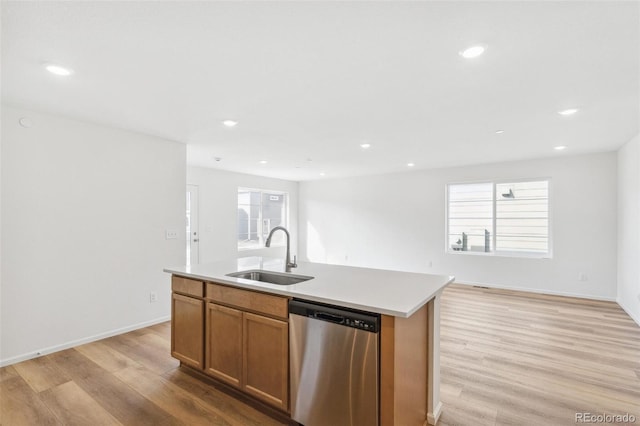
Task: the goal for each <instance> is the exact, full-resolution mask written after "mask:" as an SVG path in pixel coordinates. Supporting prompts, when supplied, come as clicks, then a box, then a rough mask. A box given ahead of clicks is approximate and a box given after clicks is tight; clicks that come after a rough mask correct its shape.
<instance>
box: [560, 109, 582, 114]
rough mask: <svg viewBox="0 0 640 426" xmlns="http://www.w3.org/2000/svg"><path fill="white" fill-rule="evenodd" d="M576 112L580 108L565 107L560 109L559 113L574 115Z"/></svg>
mask: <svg viewBox="0 0 640 426" xmlns="http://www.w3.org/2000/svg"><path fill="white" fill-rule="evenodd" d="M576 112H578V108H569V109H563V110H562V111H558V114H560V115H573V114H575V113H576Z"/></svg>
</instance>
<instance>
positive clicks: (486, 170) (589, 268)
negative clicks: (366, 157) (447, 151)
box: [299, 153, 616, 300]
mask: <svg viewBox="0 0 640 426" xmlns="http://www.w3.org/2000/svg"><path fill="white" fill-rule="evenodd" d="M536 177H550V178H551V197H552V198H551V220H552V233H553V258H552V259H531V258H509V257H498V256H491V257H489V256H479V255H469V254H447V253H445V249H444V247H445V243H444V238H445V211H446V210H445V185H446V184H447V183H451V182H464V181H475V180H483V179H512V178H536ZM615 206H616V154H615V153H604V154H594V155H585V156H577V157H566V156H563V157H558V158H554V159H544V160H534V161H522V162H510V163H500V164H490V165H481V166H473V167H461V168H448V169H435V170H426V171H415V172H407V173H400V174H390V175H381V176H369V177H359V178H349V179H339V180H328V181H315V182H302V183H300V204H299V221H300V226H299V229H300V239H299V243H300V254H301V258H302V257H304V258H306V259H308V260H311V261H315V262H327V263H338V264H348V265H356V266H366V267H377V268H384V269H398V270H407V271H418V272H426V273H438V274H452V275H455V276H456V278H457V281H459V282H466V283H479V284H484V285H490V286H494V287H506V288H515V289H523V290H530V291H538V292H546V293H555V294H565V295H578V296H584V297H593V298H603V299H610V300H614V299H615V295H616V208H615ZM430 265H431V266H430ZM579 273H584V274H586V276H587V278H588V280H587V281H584V282H582V281H579V280H578V275H579ZM389 285H393V283H389Z"/></svg>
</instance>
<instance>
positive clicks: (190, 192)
mask: <svg viewBox="0 0 640 426" xmlns="http://www.w3.org/2000/svg"><path fill="white" fill-rule="evenodd" d="M199 248H200V233H199V231H198V185H187V265H196V264H198V263H200V259H199V256H200V253H199V252H200V250H199Z"/></svg>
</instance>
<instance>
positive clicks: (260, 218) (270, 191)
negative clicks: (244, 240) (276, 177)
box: [235, 186, 291, 252]
mask: <svg viewBox="0 0 640 426" xmlns="http://www.w3.org/2000/svg"><path fill="white" fill-rule="evenodd" d="M240 192H259V193H260V213H259V215H258V230H257V231H256V232H257V234H258V242H257V244H256V245H255V246H249V247H240V246H239V240H238V227H239V225H240V223H239V221H238V215H237V214H236V231H235V234H236V247H237V249H238V252H241V251H249V250H260V249H263V248H265V246H264V243H265V241H264V238H263V232H262V224H263V212H262V197H263V196H264V194H265V193H266V194H272V195H283V196H285V202H284V204H285V206H284V225H280V226H284V227H285V228H287V229H289V223H290V214H291V213H290V203H289V193H288V192H287V191H281V190H277V189H264V188H249V187H246V186H238V188H237V190H236V209H237V208H238V207H239V205H238V195H239V193H240ZM285 246H286V242H282V243H277V242H274V243H273V244H271V247H285Z"/></svg>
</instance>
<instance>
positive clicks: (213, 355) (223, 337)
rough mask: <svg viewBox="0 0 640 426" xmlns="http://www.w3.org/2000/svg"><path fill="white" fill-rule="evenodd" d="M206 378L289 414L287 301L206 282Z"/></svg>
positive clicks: (279, 297) (286, 299) (284, 298)
mask: <svg viewBox="0 0 640 426" xmlns="http://www.w3.org/2000/svg"><path fill="white" fill-rule="evenodd" d="M207 299H208V300H209V303H207V307H206V312H207V313H206V327H205V334H206V346H205V358H206V361H205V373H207V374H209V375H211V376H212V377H215V378H217V379H219V380H221V381H224V382H225V383H228V384H230V385H232V386H234V387H237V388H238V389H240V390H242V391H244V392H245V393H247V394H249V395H251V396H253V397H255V398H257V399H260V400H261V401H263V402H266V403H267V404H269V405H272V406H274V407H277V408H279V409H281V410H283V411H288V409H289V325H288V322H287V321H288V320H287V318H288V298H286V297H281V296H275V295H270V294H264V293H259V292H255V291H248V290H242V289H237V288H232V287H227V286H222V285H218V284H214V283H207Z"/></svg>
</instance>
